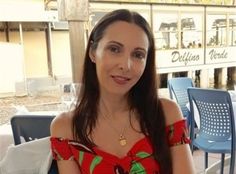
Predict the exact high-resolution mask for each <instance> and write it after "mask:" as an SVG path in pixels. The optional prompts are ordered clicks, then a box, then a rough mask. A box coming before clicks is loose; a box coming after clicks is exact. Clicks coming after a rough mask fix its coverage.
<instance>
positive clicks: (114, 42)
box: [108, 40, 147, 52]
mask: <svg viewBox="0 0 236 174" xmlns="http://www.w3.org/2000/svg"><path fill="white" fill-rule="evenodd" d="M108 43H109V44H117V45H119V46H121V47H124V45H123V44H122V43H120V42H117V41H113V40H112V41H109V42H108ZM134 50H140V51H144V52H147V49H145V48H143V47H136V48H135V49H134Z"/></svg>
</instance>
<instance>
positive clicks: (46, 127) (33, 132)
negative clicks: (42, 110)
mask: <svg viewBox="0 0 236 174" xmlns="http://www.w3.org/2000/svg"><path fill="white" fill-rule="evenodd" d="M54 117H55V116H53V115H15V116H13V117H12V118H11V127H12V132H13V137H14V142H15V145H17V144H21V143H23V142H28V141H31V140H34V139H39V138H44V137H47V136H50V124H51V121H52V120H53V118H54Z"/></svg>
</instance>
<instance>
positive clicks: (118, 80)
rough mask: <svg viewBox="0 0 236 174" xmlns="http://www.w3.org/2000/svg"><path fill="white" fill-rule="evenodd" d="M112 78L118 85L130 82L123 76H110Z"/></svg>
mask: <svg viewBox="0 0 236 174" xmlns="http://www.w3.org/2000/svg"><path fill="white" fill-rule="evenodd" d="M112 78H113V80H114V81H115V82H116V83H117V84H119V85H125V84H126V83H128V81H129V80H130V78H127V77H123V76H112Z"/></svg>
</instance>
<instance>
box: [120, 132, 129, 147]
mask: <svg viewBox="0 0 236 174" xmlns="http://www.w3.org/2000/svg"><path fill="white" fill-rule="evenodd" d="M119 142H120V145H121V146H125V145H126V144H127V140H126V138H125V136H124V135H123V134H121V135H120V138H119Z"/></svg>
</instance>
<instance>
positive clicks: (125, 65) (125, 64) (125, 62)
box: [119, 56, 132, 71]
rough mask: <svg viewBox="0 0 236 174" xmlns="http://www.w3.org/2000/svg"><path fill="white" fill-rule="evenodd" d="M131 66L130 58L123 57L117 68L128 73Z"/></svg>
mask: <svg viewBox="0 0 236 174" xmlns="http://www.w3.org/2000/svg"><path fill="white" fill-rule="evenodd" d="M131 66H132V60H131V57H130V56H125V57H123V58H122V59H121V61H120V64H119V68H120V69H122V70H123V71H129V70H130V69H131Z"/></svg>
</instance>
